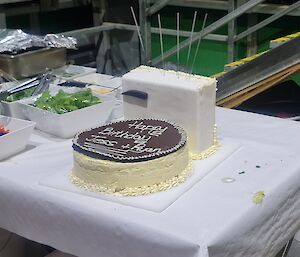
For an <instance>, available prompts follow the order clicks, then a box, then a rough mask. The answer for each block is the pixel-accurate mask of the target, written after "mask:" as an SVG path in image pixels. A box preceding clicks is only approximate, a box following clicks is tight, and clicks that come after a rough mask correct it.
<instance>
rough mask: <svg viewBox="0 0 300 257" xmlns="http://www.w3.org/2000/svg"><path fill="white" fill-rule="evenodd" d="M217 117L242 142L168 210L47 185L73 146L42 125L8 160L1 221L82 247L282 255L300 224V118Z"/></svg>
mask: <svg viewBox="0 0 300 257" xmlns="http://www.w3.org/2000/svg"><path fill="white" fill-rule="evenodd" d="M217 123H218V131H219V137H220V138H222V139H226V140H233V141H235V142H239V143H240V144H241V145H242V146H241V147H240V148H239V149H238V150H237V151H235V152H234V153H233V154H231V155H230V156H229V157H228V158H226V159H225V160H224V161H222V162H221V163H220V164H219V165H217V166H216V167H215V168H214V169H213V170H211V171H210V173H209V174H208V175H207V176H205V177H204V178H203V179H202V180H200V181H199V182H198V183H196V184H195V185H194V186H193V187H192V188H190V189H189V190H188V191H186V192H185V193H184V194H182V195H181V196H180V197H179V198H178V199H177V200H176V201H175V202H174V203H173V204H171V205H170V206H169V207H168V208H167V209H165V210H163V211H162V212H160V213H158V212H153V211H149V210H145V209H142V208H138V207H132V206H126V205H124V204H119V203H116V202H112V201H109V200H104V199H99V198H95V197H90V196H88V195H84V194H79V193H73V192H68V191H64V190H58V189H54V188H50V187H45V186H41V185H40V184H39V181H41V180H42V179H45V178H46V177H49V176H51V175H52V174H56V173H57V172H60V171H62V170H65V169H69V168H70V167H71V166H72V163H70V162H71V159H72V149H71V141H70V140H69V141H61V142H57V141H58V140H57V139H56V138H54V137H52V138H50V137H48V136H45V135H44V134H39V135H37V134H36V135H34V136H33V137H32V139H31V143H30V146H29V147H28V149H27V151H26V152H24V153H23V154H21V155H18V156H16V157H14V158H12V159H9V160H7V161H5V162H1V163H0V206H1V212H0V227H2V228H4V229H7V230H10V231H12V232H15V233H17V234H20V235H22V236H24V237H26V238H29V239H32V240H35V241H38V242H41V243H44V244H48V245H50V246H53V247H55V248H57V249H59V250H61V251H64V252H68V253H70V254H73V255H76V256H80V257H117V256H118V257H153V256H156V257H169V256H172V257H183V256H184V257H196V256H197V257H227V256H230V257H242V256H243V257H261V256H264V257H273V256H274V255H275V253H276V252H277V251H278V250H279V249H280V248H281V247H282V246H283V245H284V244H285V242H286V241H287V240H288V239H290V238H291V237H292V236H293V234H294V233H295V232H296V231H297V229H299V226H300V162H299V161H298V159H299V150H300V137H299V131H300V124H299V123H297V122H295V121H285V120H281V119H277V118H270V117H266V116H261V115H255V114H250V113H245V112H239V111H232V110H226V109H217ZM224 178H232V179H234V181H233V182H232V183H224V182H223V181H224ZM257 192H262V193H263V194H264V196H265V197H262V198H261V199H260V200H261V201H258V202H256V203H254V202H253V197H254V196H255V194H256V193H257ZM158 201H159V199H158Z"/></svg>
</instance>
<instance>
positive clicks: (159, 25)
mask: <svg viewBox="0 0 300 257" xmlns="http://www.w3.org/2000/svg"><path fill="white" fill-rule="evenodd" d="M157 19H158V28H159V38H160V52H161V62H162V68H164V67H165V65H164V44H163V36H162V31H161V19H160V14H158V15H157Z"/></svg>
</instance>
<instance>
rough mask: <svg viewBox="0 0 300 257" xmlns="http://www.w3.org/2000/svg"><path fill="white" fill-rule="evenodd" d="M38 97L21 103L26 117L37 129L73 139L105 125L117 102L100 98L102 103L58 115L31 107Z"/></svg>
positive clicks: (112, 99)
mask: <svg viewBox="0 0 300 257" xmlns="http://www.w3.org/2000/svg"><path fill="white" fill-rule="evenodd" d="M37 98H38V96H37V97H31V98H27V99H24V100H21V101H19V102H18V103H17V104H19V105H20V106H21V108H22V110H23V113H24V115H25V117H26V118H27V119H29V120H31V121H34V122H36V128H37V129H39V130H41V131H44V132H47V133H49V134H52V135H55V136H58V137H61V138H71V137H74V136H75V134H76V133H78V132H80V131H82V130H85V129H89V128H93V127H97V126H100V125H103V124H104V123H106V122H107V121H108V120H109V117H110V116H111V113H112V111H113V109H114V108H115V107H116V104H117V101H116V100H115V99H114V98H104V97H103V98H102V97H101V98H100V100H101V101H102V102H101V103H99V104H95V105H92V106H89V107H85V108H82V109H79V110H76V111H72V112H68V113H64V114H56V113H53V112H50V111H46V110H42V109H39V108H36V107H34V106H31V105H29V104H32V103H34V102H35V100H36V99H37Z"/></svg>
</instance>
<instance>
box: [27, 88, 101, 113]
mask: <svg viewBox="0 0 300 257" xmlns="http://www.w3.org/2000/svg"><path fill="white" fill-rule="evenodd" d="M98 103H101V101H100V99H99V98H98V97H96V96H94V95H93V94H92V91H91V90H90V89H87V90H84V91H80V92H77V93H73V94H69V93H66V92H64V91H63V90H59V92H58V93H57V94H56V95H54V96H52V95H51V94H50V92H49V91H46V92H44V93H43V94H42V95H41V96H40V97H39V98H38V99H37V100H36V101H35V102H34V103H33V104H32V106H34V107H37V108H40V109H43V110H47V111H51V112H54V113H58V114H63V113H67V112H72V111H75V110H78V109H81V108H85V107H88V106H91V105H94V104H98Z"/></svg>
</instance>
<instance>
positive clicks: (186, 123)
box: [122, 66, 216, 154]
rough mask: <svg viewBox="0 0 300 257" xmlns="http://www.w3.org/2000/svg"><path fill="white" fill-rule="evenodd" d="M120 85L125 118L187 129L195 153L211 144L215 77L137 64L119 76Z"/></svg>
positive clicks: (213, 122) (191, 147)
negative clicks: (159, 121)
mask: <svg viewBox="0 0 300 257" xmlns="http://www.w3.org/2000/svg"><path fill="white" fill-rule="evenodd" d="M122 88H123V101H124V118H125V119H135V118H159V119H166V120H170V121H173V122H175V123H177V124H178V125H181V126H182V127H183V128H184V129H185V130H186V131H187V134H188V140H189V147H190V150H191V151H192V152H193V153H196V154H197V153H200V152H202V151H203V150H205V149H207V148H208V147H210V146H211V145H212V143H213V136H214V135H213V134H214V133H213V131H214V126H215V102H216V80H215V79H213V78H208V77H203V76H199V75H191V74H187V73H183V72H175V71H165V70H161V69H157V68H153V67H147V66H140V67H138V68H136V69H134V70H132V71H130V72H129V73H127V74H125V75H124V76H123V79H122ZM145 98H147V99H145Z"/></svg>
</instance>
